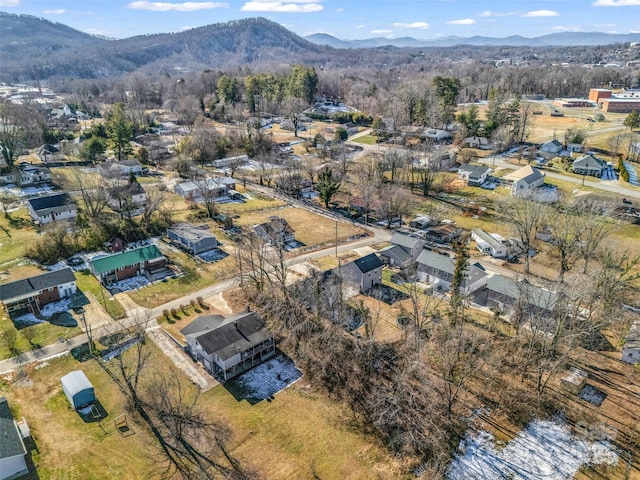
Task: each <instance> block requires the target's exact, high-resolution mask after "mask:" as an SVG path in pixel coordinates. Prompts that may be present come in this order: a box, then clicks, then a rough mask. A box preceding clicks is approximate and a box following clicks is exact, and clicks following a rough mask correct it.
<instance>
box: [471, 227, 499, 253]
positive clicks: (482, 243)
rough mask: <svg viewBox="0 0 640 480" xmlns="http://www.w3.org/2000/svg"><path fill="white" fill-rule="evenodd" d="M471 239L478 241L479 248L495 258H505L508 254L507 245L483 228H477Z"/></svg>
mask: <svg viewBox="0 0 640 480" xmlns="http://www.w3.org/2000/svg"><path fill="white" fill-rule="evenodd" d="M471 239H472V240H474V241H475V242H476V245H477V246H478V250H480V251H481V252H482V253H485V254H489V255H491V256H492V257H494V258H504V257H506V256H507V247H506V246H505V245H504V244H503V243H502V242H501V241H500V240H498V239H496V238H495V237H493V236H492V235H491V234H489V233H487V232H485V231H484V230H482V229H481V228H476V229H475V230H473V231H472V232H471Z"/></svg>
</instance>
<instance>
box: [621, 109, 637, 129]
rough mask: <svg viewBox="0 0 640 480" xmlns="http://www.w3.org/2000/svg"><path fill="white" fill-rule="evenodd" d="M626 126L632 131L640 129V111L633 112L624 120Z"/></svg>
mask: <svg viewBox="0 0 640 480" xmlns="http://www.w3.org/2000/svg"><path fill="white" fill-rule="evenodd" d="M624 126H625V127H627V128H628V129H630V130H633V129H634V128H639V127H640V110H633V111H632V112H631V113H630V114H629V115H627V118H625V119H624Z"/></svg>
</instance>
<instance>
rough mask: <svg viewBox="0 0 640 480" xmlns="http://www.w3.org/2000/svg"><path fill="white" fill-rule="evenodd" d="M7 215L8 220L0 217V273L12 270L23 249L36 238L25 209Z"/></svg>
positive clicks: (22, 253)
mask: <svg viewBox="0 0 640 480" xmlns="http://www.w3.org/2000/svg"><path fill="white" fill-rule="evenodd" d="M9 215H10V218H9V219H8V218H6V217H5V216H4V214H2V215H0V271H1V270H7V269H10V268H11V269H13V268H14V267H15V266H16V264H18V263H19V262H20V260H21V259H22V257H23V256H24V252H25V248H26V247H27V246H28V245H30V244H31V243H32V242H33V240H35V239H36V238H38V232H37V231H36V229H35V228H34V227H33V226H32V225H31V217H29V213H28V212H27V209H26V208H20V209H18V210H15V211H13V212H9ZM3 281H4V279H3Z"/></svg>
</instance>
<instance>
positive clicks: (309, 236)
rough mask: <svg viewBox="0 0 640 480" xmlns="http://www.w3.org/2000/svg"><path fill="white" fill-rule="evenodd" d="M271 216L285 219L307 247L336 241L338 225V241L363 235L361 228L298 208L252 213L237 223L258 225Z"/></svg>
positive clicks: (297, 237)
mask: <svg viewBox="0 0 640 480" xmlns="http://www.w3.org/2000/svg"><path fill="white" fill-rule="evenodd" d="M271 216H278V217H282V218H284V219H285V220H286V221H287V222H288V223H289V225H291V227H292V228H293V229H294V230H295V237H296V240H298V241H300V242H302V243H304V244H305V245H306V246H314V245H321V244H324V243H327V242H332V241H335V239H336V224H337V226H338V233H337V236H338V239H344V238H348V237H351V236H353V235H357V234H359V233H363V230H362V229H361V228H360V227H357V226H354V225H349V224H346V223H344V222H336V221H334V220H330V219H328V218H326V217H323V216H320V215H316V214H315V213H311V212H309V211H307V210H304V209H301V208H296V207H285V208H282V209H280V210H276V211H263V212H251V213H248V214H246V215H242V216H241V217H240V218H239V219H238V221H237V222H236V223H237V224H238V225H257V224H259V223H263V222H266V221H267V220H268V219H269V217H271Z"/></svg>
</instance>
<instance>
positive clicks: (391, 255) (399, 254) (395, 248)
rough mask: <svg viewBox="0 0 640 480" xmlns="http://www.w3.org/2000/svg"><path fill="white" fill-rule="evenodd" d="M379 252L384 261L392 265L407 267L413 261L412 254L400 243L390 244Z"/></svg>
mask: <svg viewBox="0 0 640 480" xmlns="http://www.w3.org/2000/svg"><path fill="white" fill-rule="evenodd" d="M377 253H378V257H380V260H382V262H383V263H385V264H387V265H390V266H392V267H398V268H407V267H410V266H411V264H412V263H413V262H412V261H411V255H409V254H408V253H407V251H406V250H405V249H403V248H402V247H401V246H400V245H389V246H388V247H385V248H382V249H380V250H378V252H377Z"/></svg>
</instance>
